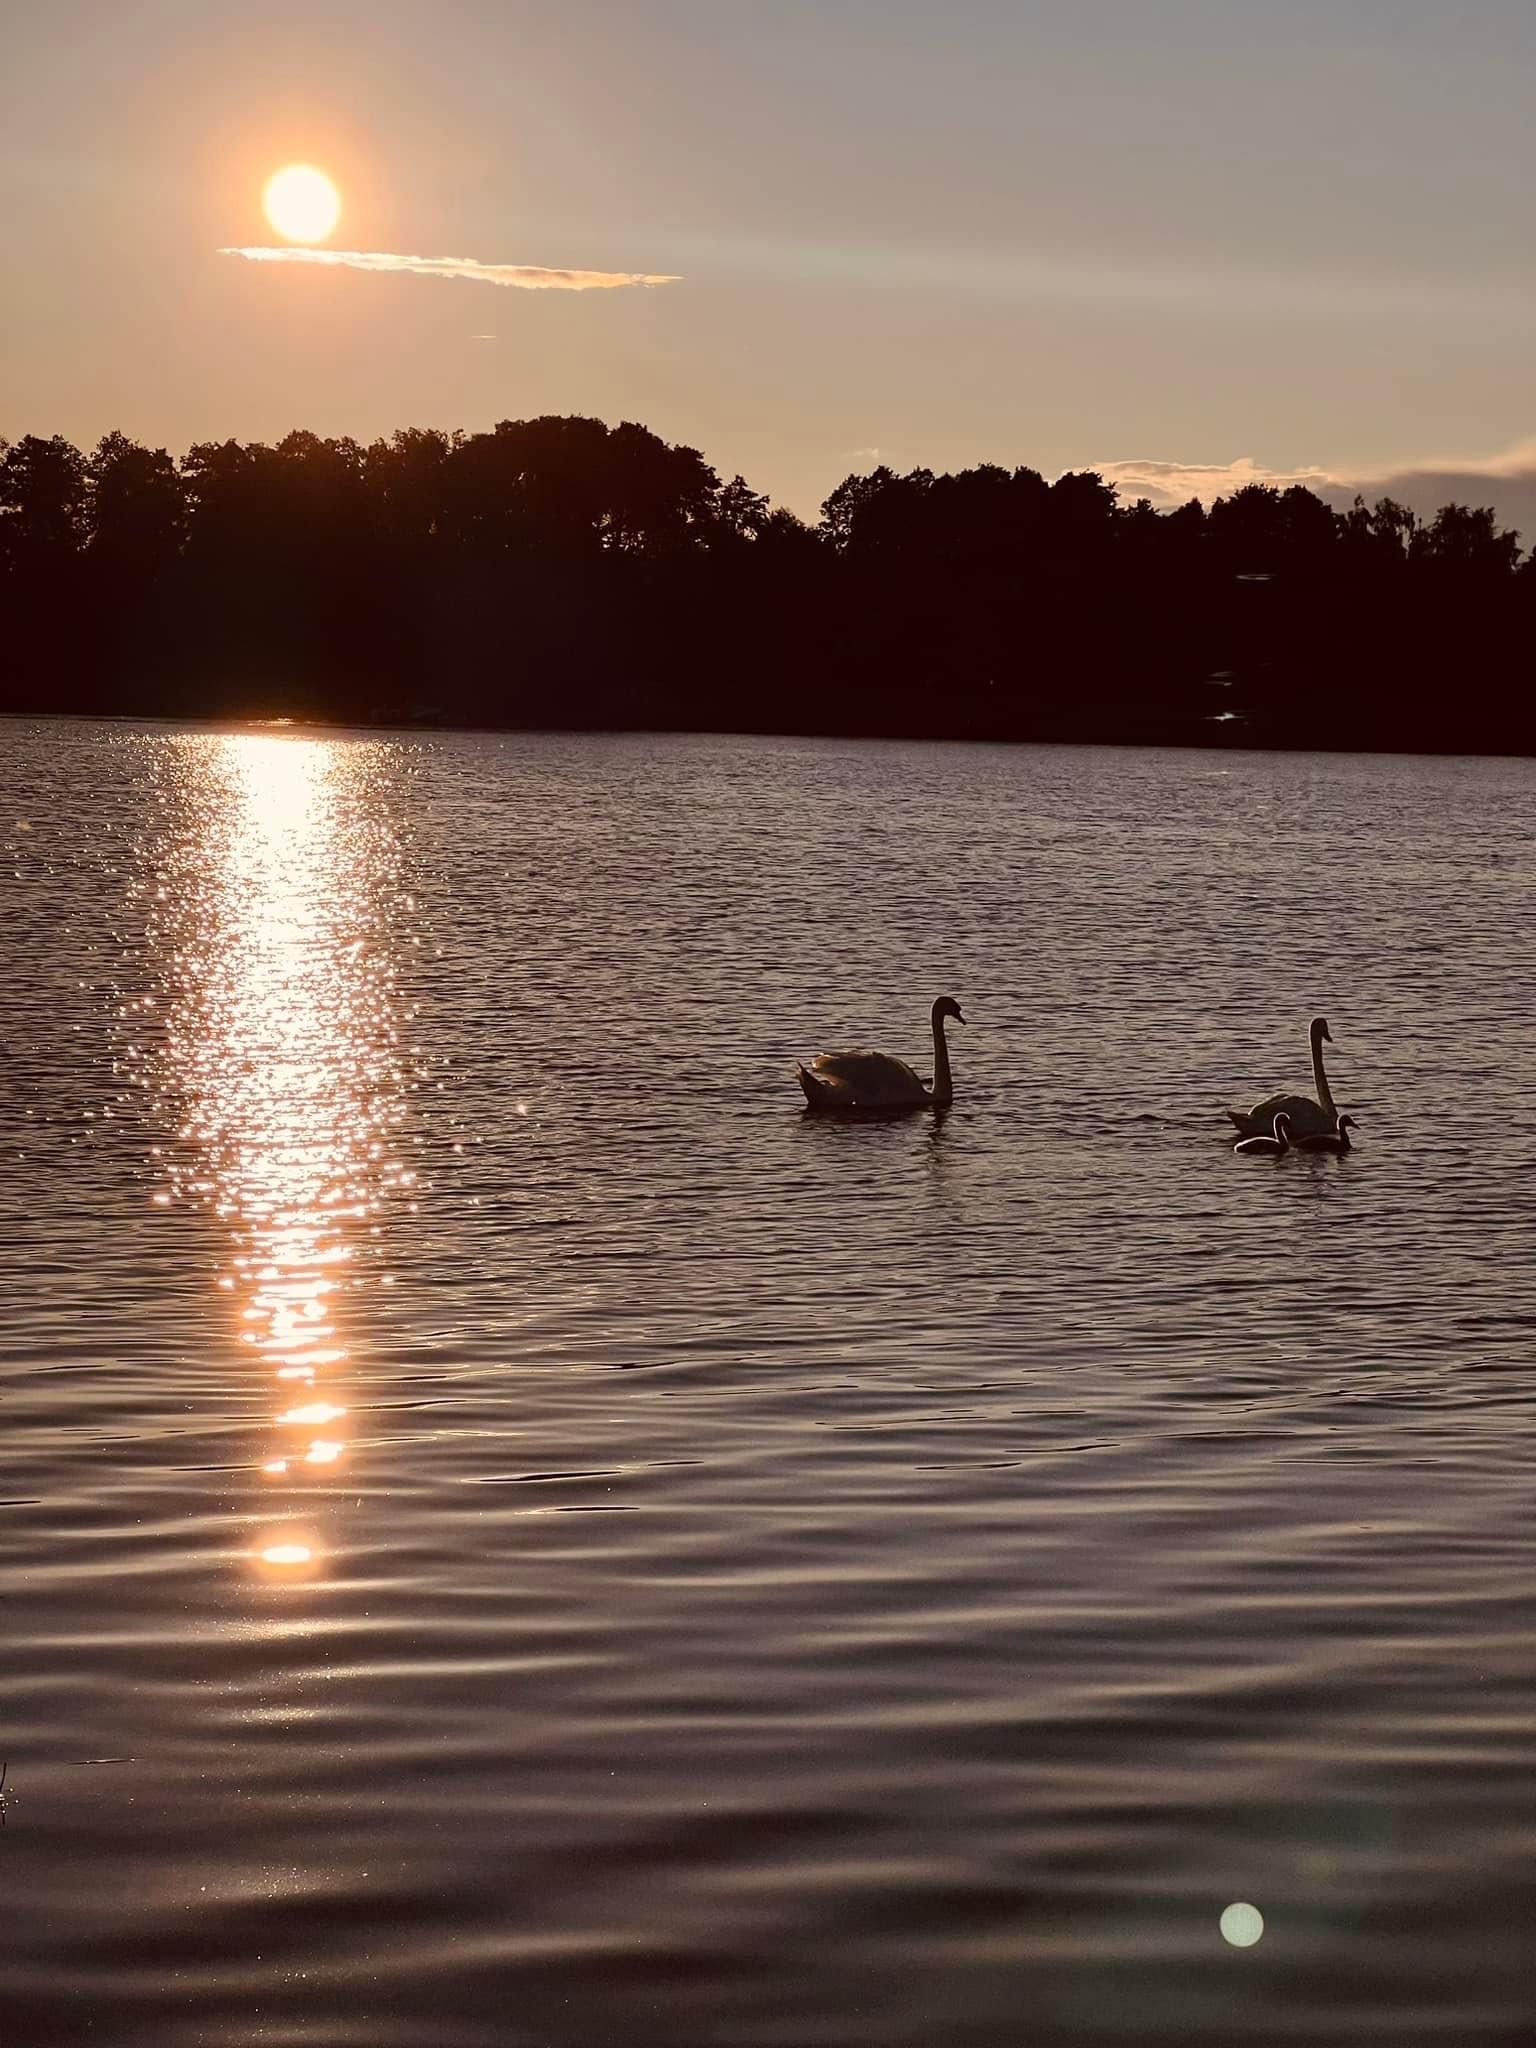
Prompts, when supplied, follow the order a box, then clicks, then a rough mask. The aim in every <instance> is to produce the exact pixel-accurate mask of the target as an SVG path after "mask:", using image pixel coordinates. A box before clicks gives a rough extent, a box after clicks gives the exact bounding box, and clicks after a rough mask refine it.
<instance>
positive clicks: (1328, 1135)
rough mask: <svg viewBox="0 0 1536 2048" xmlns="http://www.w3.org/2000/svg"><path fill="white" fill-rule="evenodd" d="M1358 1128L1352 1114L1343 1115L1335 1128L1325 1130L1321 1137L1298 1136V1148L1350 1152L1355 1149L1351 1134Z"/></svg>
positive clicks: (1307, 1150)
mask: <svg viewBox="0 0 1536 2048" xmlns="http://www.w3.org/2000/svg"><path fill="white" fill-rule="evenodd" d="M1356 1129H1358V1126H1357V1124H1356V1123H1355V1120H1354V1118H1353V1117H1352V1116H1341V1117H1340V1118H1339V1120H1338V1122H1337V1123H1336V1124H1335V1125H1334V1127H1333V1129H1332V1130H1331V1131H1325V1132H1324V1133H1323V1135H1322V1136H1321V1137H1316V1136H1314V1137H1309V1138H1298V1139H1297V1140H1296V1149H1297V1150H1298V1151H1299V1152H1348V1151H1351V1150H1352V1149H1353V1148H1352V1146H1351V1145H1350V1142H1349V1134H1350V1132H1351V1131H1352V1130H1356Z"/></svg>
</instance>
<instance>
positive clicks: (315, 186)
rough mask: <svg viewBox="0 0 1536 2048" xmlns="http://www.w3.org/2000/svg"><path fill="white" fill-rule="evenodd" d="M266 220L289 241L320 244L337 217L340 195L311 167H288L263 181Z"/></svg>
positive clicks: (309, 165)
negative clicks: (265, 185)
mask: <svg viewBox="0 0 1536 2048" xmlns="http://www.w3.org/2000/svg"><path fill="white" fill-rule="evenodd" d="M262 205H263V206H264V207H265V208H266V214H267V219H268V220H269V221H270V222H271V223H272V225H273V227H274V228H275V229H276V230H277V232H278V233H279V234H280V235H282V236H284V237H285V238H286V239H287V240H288V241H290V242H323V241H324V240H325V238H326V236H327V235H328V234H329V233H330V232H331V230H332V228H334V227H335V225H336V223H337V221H338V220H339V219H340V217H341V194H340V193H339V192H338V191H337V190H336V187H335V186H334V185H333V184H332V183H331V181H330V179H329V178H328V177H327V176H326V175H325V173H324V171H317V170H316V169H315V168H314V166H313V165H312V164H289V165H288V167H287V169H286V170H281V171H278V172H276V173H275V174H274V175H273V176H272V177H271V178H269V179H268V180H267V189H266V191H265V192H264V193H263V194H262Z"/></svg>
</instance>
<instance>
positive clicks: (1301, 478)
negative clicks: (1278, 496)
mask: <svg viewBox="0 0 1536 2048" xmlns="http://www.w3.org/2000/svg"><path fill="white" fill-rule="evenodd" d="M1091 467H1093V468H1096V469H1097V470H1098V472H1099V474H1100V475H1101V476H1102V477H1103V478H1104V479H1105V481H1106V482H1108V483H1114V484H1118V485H1119V487H1120V496H1121V500H1122V502H1129V501H1132V500H1134V499H1136V498H1150V499H1151V500H1152V503H1153V504H1154V505H1156V506H1157V507H1158V509H1159V510H1160V511H1161V510H1166V509H1167V508H1169V507H1171V506H1174V505H1183V504H1187V503H1188V501H1189V500H1190V499H1191V498H1198V499H1200V501H1201V503H1202V504H1205V505H1209V504H1210V503H1211V502H1212V500H1213V499H1216V498H1223V497H1230V496H1231V494H1232V493H1233V492H1234V491H1240V490H1241V489H1242V488H1243V486H1244V485H1245V484H1270V485H1272V486H1274V488H1275V489H1277V490H1285V489H1287V488H1288V487H1289V486H1290V485H1291V484H1302V485H1304V486H1305V488H1306V489H1307V490H1309V491H1315V492H1316V494H1317V495H1318V497H1320V498H1322V499H1324V500H1325V501H1326V502H1327V503H1328V504H1330V505H1336V506H1338V507H1339V508H1340V509H1341V510H1344V509H1346V508H1347V507H1348V506H1350V505H1352V504H1353V503H1354V501H1355V498H1356V497H1357V496H1359V497H1362V498H1364V499H1365V500H1366V502H1367V504H1374V503H1375V501H1376V500H1377V499H1378V498H1396V499H1397V500H1398V502H1399V503H1400V504H1403V505H1407V506H1408V507H1409V508H1410V510H1412V511H1414V512H1417V513H1418V514H1419V515H1420V517H1421V518H1427V517H1429V516H1431V515H1433V514H1434V513H1435V512H1438V511H1439V509H1440V507H1441V506H1442V505H1445V504H1450V503H1453V502H1454V503H1456V504H1462V505H1467V504H1471V505H1491V506H1492V507H1493V508H1494V511H1495V512H1496V513H1497V515H1498V517H1499V520H1500V523H1501V524H1502V525H1504V526H1506V527H1514V528H1516V529H1518V530H1519V531H1521V532H1523V533H1526V534H1536V442H1533V441H1521V442H1518V443H1517V444H1516V445H1515V446H1514V447H1513V448H1510V449H1507V450H1506V451H1505V452H1504V453H1503V454H1502V455H1492V456H1487V457H1484V458H1477V459H1474V460H1472V461H1467V462H1457V461H1452V460H1445V461H1438V462H1437V461H1426V462H1421V463H1416V464H1414V465H1412V466H1411V467H1407V466H1405V467H1403V468H1400V469H1389V470H1379V471H1364V470H1362V471H1359V472H1351V471H1346V470H1328V469H1267V468H1266V467H1265V466H1264V464H1263V463H1259V462H1255V461H1254V460H1253V459H1252V457H1251V456H1246V455H1244V456H1240V457H1239V458H1238V460H1237V461H1236V462H1228V463H1201V462H1158V461H1140V462H1101V463H1095V464H1092V465H1091Z"/></svg>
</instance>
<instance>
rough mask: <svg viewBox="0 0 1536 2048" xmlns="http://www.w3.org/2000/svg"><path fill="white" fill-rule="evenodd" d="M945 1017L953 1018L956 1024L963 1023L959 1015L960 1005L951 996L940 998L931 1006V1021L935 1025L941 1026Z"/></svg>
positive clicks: (962, 1018) (963, 1020)
mask: <svg viewBox="0 0 1536 2048" xmlns="http://www.w3.org/2000/svg"><path fill="white" fill-rule="evenodd" d="M946 1017H953V1018H954V1020H955V1022H956V1023H957V1024H963V1023H964V1022H965V1019H964V1017H962V1016H961V1014H960V1005H959V1004H958V1003H957V1002H956V1001H955V999H954V997H953V996H940V997H939V1000H938V1001H937V1002H936V1003H935V1004H934V1006H933V1021H934V1023H935V1024H942V1023H943V1022H944V1019H945V1018H946Z"/></svg>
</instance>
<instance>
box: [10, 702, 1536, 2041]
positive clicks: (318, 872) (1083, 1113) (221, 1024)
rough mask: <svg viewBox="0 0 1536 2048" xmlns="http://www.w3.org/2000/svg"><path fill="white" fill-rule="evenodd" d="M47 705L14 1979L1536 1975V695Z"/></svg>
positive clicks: (990, 1998) (1496, 1990) (246, 1997)
mask: <svg viewBox="0 0 1536 2048" xmlns="http://www.w3.org/2000/svg"><path fill="white" fill-rule="evenodd" d="M0 746H3V749H4V761H5V777H4V787H3V795H0V804H3V806H4V809H3V812H0V826H3V832H0V837H3V841H4V847H5V856H6V857H5V861H4V865H3V868H0V886H3V902H4V920H3V924H0V959H3V963H4V980H3V990H4V1008H5V1018H4V1045H5V1054H4V1067H3V1070H0V1158H3V1161H4V1166H5V1171H4V1174H3V1177H0V1266H3V1278H4V1290H3V1296H0V1301H3V1314H0V1430H3V1437H0V1441H3V1447H4V1452H3V1465H0V1756H3V1757H6V1758H8V1759H9V1776H8V1779H7V1782H6V1786H5V1792H6V1798H7V1811H6V1812H5V1815H4V1819H5V1827H4V1830H3V1832H0V1898H3V1900H4V1917H3V1923H0V2040H3V2041H4V2043H5V2044H6V2048H11V2044H15V2048H49V2044H55V2043H57V2044H71V2048H72V2044H75V2043H104V2044H111V2048H194V2044H195V2048H258V2044H259V2048H536V2044H539V2048H542V2044H551V2048H602V2044H615V2048H627V2044H640V2048H647V2044H652V2043H654V2044H658V2048H660V2044H669V2048H693V2044H700V2048H706V2044H707V2048H715V2044H720V2048H854V2044H868V2048H936V2044H950V2043H955V2044H962V2048H993V2044H998V2048H1002V2044H1009V2048H1013V2044H1024V2043H1029V2044H1042V2043H1045V2044H1054V2043H1058V2042H1061V2043H1067V2042H1071V2043H1089V2044H1097V2043H1110V2042H1117V2043H1145V2042H1159V2043H1161V2042H1167V2043H1173V2042H1197V2043H1202V2044H1212V2048H1215V2044H1223V2048H1225V2044H1232V2043H1239V2042H1243V2043H1250V2042H1262V2041H1270V2040H1274V2041H1286V2042H1310V2043H1319V2044H1333V2043H1346V2042H1349V2043H1352V2042H1356V2041H1359V2042H1373V2043H1378V2042H1379V2043H1415V2044H1416V2043H1420V2042H1437V2043H1438V2042H1444V2043H1447V2044H1452V2043H1454V2044H1483V2043H1515V2042H1522V2043H1523V2042H1525V2041H1527V2040H1529V2038H1530V2036H1531V2028H1532V2023H1533V2021H1536V1970H1533V1966H1532V1938H1533V1933H1536V1582H1533V1574H1532V1553H1533V1522H1532V1509H1533V1506H1536V1470H1533V1454H1536V1391H1533V1383H1532V1367H1533V1335H1536V1273H1533V1253H1532V1243H1533V1221H1536V1216H1533V1211H1536V1175H1533V1169H1536V1071H1533V1062H1532V1057H1531V1025H1530V991H1529V965H1528V959H1529V953H1530V948H1531V943H1532V939H1531V933H1532V929H1533V923H1536V917H1533V913H1536V841H1533V837H1532V826H1533V821H1536V769H1533V767H1532V766H1531V765H1530V764H1525V763H1519V762H1490V761H1446V760H1433V761H1415V760H1397V759H1377V758H1332V759H1321V758H1308V757H1303V756H1274V757H1262V756H1257V755H1247V754H1230V755H1194V754H1178V753H1151V752H1146V753H1142V752H1130V751H1119V752H1116V751H1107V750H1106V751H1094V750H1075V749H1065V748H1064V749H1058V750H1031V749H1018V750H1006V749H983V748H976V749H968V748H963V747H915V746H914V747H907V746H882V745H871V746H859V745H830V744H822V743H811V742H798V741H789V740H784V741H775V740H709V739H702V740H700V739H652V738H612V739H610V738H594V739H571V738H560V737H534V738H527V737H507V738H490V737H483V736H439V735H433V736H425V737H423V736H412V737H403V736H387V735H386V736H378V735H374V736H361V735H340V734H336V735H333V734H325V735H318V734H312V733H294V732H282V733H279V732H272V731H250V732H237V731H205V730H191V729H186V730H183V729H178V728H175V727H170V726H154V727H145V728H142V729H140V728H135V727H132V726H126V725H106V724H102V725H91V724H86V723H68V722H38V723H35V724H28V723H20V722H15V721H12V722H8V723H5V724H3V725H0ZM941 992H950V993H953V994H954V995H956V996H957V997H958V998H959V999H960V1001H961V1003H962V1004H963V1005H964V1008H965V1011H966V1015H967V1018H968V1020H969V1023H968V1026H967V1028H966V1029H965V1030H963V1031H962V1030H960V1029H958V1028H956V1029H955V1030H954V1032H953V1038H954V1043H955V1067H956V1077H957V1100H956V1106H955V1108H954V1111H953V1112H952V1114H950V1115H949V1116H948V1117H947V1118H945V1119H943V1120H942V1121H936V1120H934V1119H933V1118H931V1117H923V1118H918V1119H916V1120H913V1121H906V1122H901V1123H895V1124H880V1125H863V1126H852V1127H850V1126H841V1125H837V1124H827V1123H822V1122H819V1121H816V1120H812V1119H810V1118H808V1117H806V1116H805V1115H804V1114H803V1113H802V1108H801V1103H800V1097H799V1094H798V1092H797V1090H796V1087H795V1083H794V1078H793V1066H792V1063H793V1060H794V1058H795V1057H797V1056H801V1055H809V1054H811V1053H813V1052H815V1051H817V1050H819V1049H822V1048H823V1047H825V1046H828V1045H838V1044H846V1043H849V1042H855V1043H857V1042H861V1041H863V1042H874V1043H876V1044H882V1045H885V1046H886V1047H888V1049H890V1050H891V1051H894V1052H898V1053H900V1054H901V1055H902V1056H904V1057H906V1058H908V1059H911V1060H913V1061H914V1062H915V1063H919V1064H926V1061H927V1057H928V1053H927V1048H926V1046H925V1043H924V1041H925V1037H926V1017H927V1010H928V1006H929V1003H930V1002H931V1000H932V998H933V997H934V996H935V995H937V994H939V993H941ZM1314 1010H1325V1011H1326V1012H1327V1014H1328V1016H1329V1019H1330V1022H1331V1024H1332V1027H1333V1035H1334V1040H1335V1044H1334V1048H1333V1056H1332V1067H1331V1072H1332V1076H1333V1080H1334V1085H1335V1090H1336V1093H1337V1095H1338V1097H1339V1100H1340V1102H1341V1103H1342V1104H1344V1105H1346V1106H1348V1107H1350V1108H1352V1109H1353V1110H1354V1111H1355V1113H1356V1115H1357V1116H1358V1118H1359V1123H1360V1130H1359V1133H1358V1138H1359V1144H1358V1149H1357V1150H1356V1151H1355V1152H1354V1153H1353V1154H1352V1155H1351V1156H1350V1157H1348V1158H1346V1159H1332V1158H1327V1157H1305V1158H1298V1157H1292V1158H1289V1159H1287V1160H1283V1161H1280V1162H1270V1161H1264V1160H1243V1159H1237V1158H1234V1157H1233V1156H1232V1154H1231V1152H1230V1150H1229V1148H1228V1144H1227V1141H1226V1139H1224V1137H1223V1135H1222V1125H1221V1120H1220V1111H1221V1109H1222V1106H1223V1104H1224V1103H1226V1102H1227V1101H1229V1100H1236V1101H1246V1100H1251V1099H1253V1098H1254V1097H1255V1096H1257V1095H1259V1094H1262V1093H1264V1092H1266V1091H1267V1090H1268V1089H1269V1088H1270V1087H1272V1086H1274V1085H1276V1084H1278V1083H1280V1082H1285V1081H1294V1082H1296V1083H1306V1081H1307V1079H1308V1074H1307V1057H1306V1021H1307V1018H1308V1017H1309V1016H1310V1015H1311V1014H1312V1012H1313V1011H1314ZM1239 1902H1241V1903H1244V1904H1247V1905H1251V1906H1252V1907H1254V1908H1256V1909H1257V1915H1258V1916H1261V1917H1262V1935H1261V1937H1260V1939H1258V1940H1257V1942H1255V1943H1252V1944H1251V1945H1250V1946H1247V1947H1238V1946H1236V1945H1234V1944H1233V1943H1232V1942H1231V1941H1229V1940H1227V1939H1226V1938H1225V1937H1224V1935H1223V1933H1222V1927H1221V1922H1222V1916H1223V1913H1224V1912H1225V1911H1226V1910H1227V1909H1228V1908H1229V1907H1231V1906H1233V1905H1235V1904H1237V1903H1239ZM1227 1925H1228V1929H1229V1931H1231V1932H1234V1933H1238V1934H1244V1933H1247V1934H1249V1935H1251V1934H1252V1933H1254V1932H1256V1931H1257V1929H1258V1925H1259V1921H1258V1918H1257V1917H1256V1916H1255V1915H1252V1914H1250V1915H1246V1916H1245V1915H1237V1916H1235V1917H1234V1916H1229V1918H1228V1921H1227Z"/></svg>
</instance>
